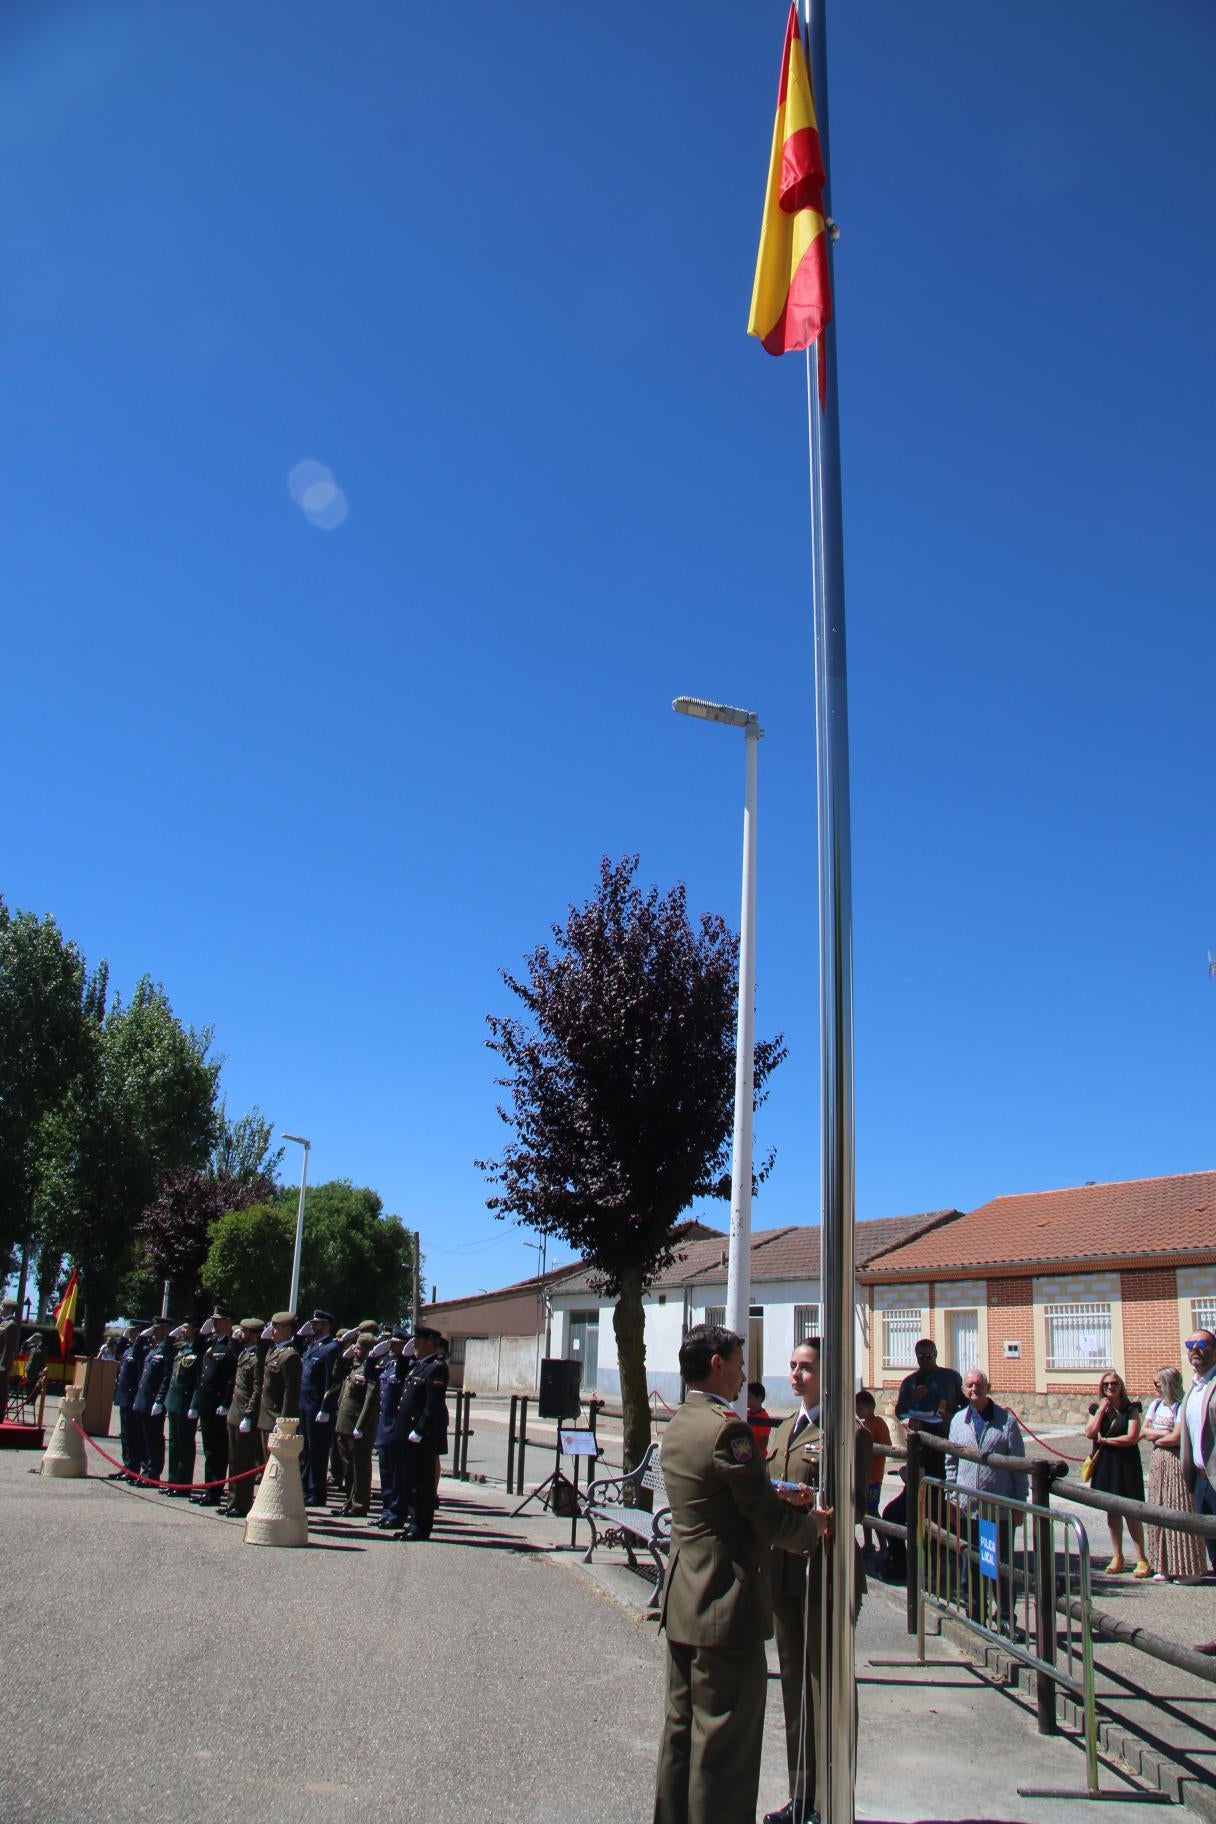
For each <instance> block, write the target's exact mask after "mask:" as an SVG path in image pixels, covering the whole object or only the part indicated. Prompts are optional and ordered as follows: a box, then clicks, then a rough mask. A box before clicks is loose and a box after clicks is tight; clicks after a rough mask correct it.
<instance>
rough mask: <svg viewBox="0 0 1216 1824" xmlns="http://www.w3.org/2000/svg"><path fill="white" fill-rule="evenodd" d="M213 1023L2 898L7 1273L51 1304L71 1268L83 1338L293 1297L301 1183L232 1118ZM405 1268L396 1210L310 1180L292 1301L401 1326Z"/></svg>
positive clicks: (267, 1133) (245, 1119) (249, 1125)
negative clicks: (136, 1323)
mask: <svg viewBox="0 0 1216 1824" xmlns="http://www.w3.org/2000/svg"><path fill="white" fill-rule="evenodd" d="M212 1040H213V1031H212V1028H210V1027H204V1028H203V1029H202V1030H201V1031H198V1030H196V1029H195V1028H193V1027H186V1026H183V1024H182V1023H181V1021H180V1020H179V1019H178V1018H177V1016H176V1015H175V1013H174V1011H173V1008H172V1005H171V1004H170V1001H169V997H168V995H167V993H166V992H165V989H164V988H163V986H161V984H160V983H157V982H153V981H152V980H151V979H150V978H149V977H147V976H145V977H143V978H141V980H140V981H139V982H138V983H137V984H136V987H135V989H134V991H133V992H132V994H131V995H130V997H129V999H127V1000H124V999H123V998H122V997H121V996H120V995H118V994H116V993H112V992H111V989H110V982H109V970H108V967H107V965H106V964H105V963H104V962H103V963H101V964H99V965H98V966H97V967H96V968H95V969H90V968H89V966H88V964H87V962H86V960H85V957H84V955H83V953H82V952H81V951H80V949H79V948H78V946H77V945H76V944H74V943H73V942H72V941H71V940H70V939H68V938H65V937H64V935H63V933H62V932H61V931H60V929H59V927H58V925H57V924H56V922H55V920H54V919H53V918H50V917H38V916H37V915H35V914H34V913H30V912H15V911H11V910H10V909H9V907H8V906H7V905H6V904H5V901H4V899H3V898H2V897H0V1279H3V1278H9V1277H11V1276H12V1275H13V1274H14V1273H16V1272H21V1273H22V1274H23V1277H26V1278H28V1281H29V1283H30V1284H31V1286H32V1287H33V1288H34V1295H33V1303H34V1305H35V1307H36V1308H37V1309H38V1310H39V1311H44V1310H46V1309H47V1308H48V1306H49V1303H50V1301H51V1299H52V1298H53V1296H54V1295H55V1293H56V1292H57V1290H58V1288H59V1286H60V1284H61V1282H62V1280H63V1278H64V1277H65V1274H66V1263H67V1262H69V1261H70V1262H71V1263H72V1264H74V1265H75V1266H77V1267H78V1268H79V1270H80V1279H81V1294H82V1298H83V1302H84V1328H85V1336H86V1341H87V1345H88V1346H89V1347H95V1346H96V1345H97V1343H98V1342H99V1339H100V1336H101V1333H102V1330H103V1329H104V1326H105V1323H106V1321H107V1320H108V1319H110V1318H113V1317H115V1316H118V1315H120V1314H121V1315H136V1314H139V1315H147V1314H150V1313H151V1312H153V1311H159V1310H160V1307H161V1290H162V1285H163V1282H164V1281H165V1280H168V1281H169V1283H170V1310H171V1313H172V1314H173V1315H182V1314H184V1313H185V1312H186V1311H194V1310H196V1309H197V1308H199V1307H200V1306H201V1305H202V1303H203V1302H204V1300H205V1299H206V1298H208V1297H219V1298H226V1299H228V1300H229V1301H230V1302H232V1303H234V1304H240V1305H242V1307H243V1310H242V1313H241V1314H242V1315H248V1314H250V1313H254V1314H260V1313H262V1312H263V1311H264V1312H265V1315H267V1316H269V1313H270V1309H271V1308H273V1307H275V1306H279V1305H281V1304H283V1303H285V1302H286V1299H287V1296H288V1291H289V1287H290V1278H291V1257H292V1248H293V1243H294V1235H295V1216H296V1204H297V1197H296V1193H295V1191H293V1190H290V1189H280V1187H279V1186H278V1184H277V1172H278V1167H279V1165H280V1163H281V1161H282V1157H283V1149H282V1147H279V1148H275V1147H274V1146H273V1132H274V1130H273V1127H272V1125H271V1123H270V1122H269V1121H268V1120H266V1118H265V1117H264V1116H263V1115H262V1113H261V1111H260V1110H259V1109H257V1108H256V1107H255V1108H253V1109H251V1110H250V1111H249V1113H248V1114H245V1115H242V1116H241V1117H240V1118H239V1119H237V1120H235V1121H233V1120H230V1119H229V1117H228V1113H227V1109H226V1106H225V1104H224V1101H223V1099H222V1097H221V1094H220V1068H221V1060H220V1059H218V1058H216V1057H213V1056H211V1055H210V1054H211V1047H212ZM413 1276H414V1261H413V1259H412V1244H411V1241H410V1237H409V1235H408V1233H407V1231H406V1229H405V1228H404V1226H403V1225H402V1223H401V1221H400V1219H399V1218H398V1217H395V1216H386V1215H385V1214H384V1209H383V1204H382V1202H381V1199H380V1197H379V1196H378V1195H377V1193H376V1192H375V1191H372V1190H368V1189H359V1188H356V1187H355V1186H354V1185H351V1184H349V1183H347V1182H345V1181H337V1182H334V1183H331V1184H321V1185H317V1186H316V1187H314V1188H313V1189H311V1190H310V1191H309V1194H308V1199H307V1207H306V1211H305V1223H304V1250H303V1256H302V1276H301V1288H300V1290H301V1299H300V1302H301V1307H302V1308H303V1307H305V1306H308V1308H311V1305H312V1304H313V1303H315V1302H317V1301H318V1300H322V1301H324V1302H325V1303H326V1304H327V1305H331V1306H332V1307H333V1308H334V1309H335V1310H336V1311H337V1312H338V1313H339V1315H341V1316H342V1317H350V1318H351V1319H352V1321H358V1320H360V1319H362V1318H364V1317H376V1318H383V1319H389V1320H393V1319H396V1318H398V1317H400V1316H401V1315H403V1314H404V1312H406V1311H407V1310H408V1308H409V1304H410V1300H411V1297H412V1292H413Z"/></svg>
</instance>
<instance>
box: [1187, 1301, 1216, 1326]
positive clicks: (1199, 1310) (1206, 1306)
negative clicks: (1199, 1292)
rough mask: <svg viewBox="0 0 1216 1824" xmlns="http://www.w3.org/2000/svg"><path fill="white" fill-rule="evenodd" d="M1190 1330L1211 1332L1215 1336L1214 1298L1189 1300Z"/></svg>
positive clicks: (1215, 1304)
mask: <svg viewBox="0 0 1216 1824" xmlns="http://www.w3.org/2000/svg"><path fill="white" fill-rule="evenodd" d="M1191 1329H1192V1330H1211V1331H1212V1332H1213V1334H1214V1335H1216V1297H1213V1298H1193V1299H1192V1300H1191Z"/></svg>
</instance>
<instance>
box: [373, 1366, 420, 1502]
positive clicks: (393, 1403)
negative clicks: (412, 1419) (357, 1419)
mask: <svg viewBox="0 0 1216 1824" xmlns="http://www.w3.org/2000/svg"><path fill="white" fill-rule="evenodd" d="M411 1366H412V1364H411V1363H410V1362H407V1361H406V1360H405V1359H404V1357H402V1356H400V1355H389V1356H386V1357H385V1358H384V1366H383V1368H381V1370H380V1418H379V1420H378V1421H377V1424H376V1451H377V1454H378V1455H379V1458H380V1510H381V1511H380V1524H381V1525H382V1526H400V1524H401V1516H400V1512H399V1510H398V1502H399V1500H400V1486H401V1458H402V1448H401V1445H400V1444H399V1443H398V1442H397V1441H396V1439H395V1436H394V1427H395V1425H396V1422H397V1409H398V1407H399V1406H400V1405H401V1395H402V1393H403V1392H404V1390H405V1377H406V1375H407V1374H408V1373H409V1371H410V1368H411Z"/></svg>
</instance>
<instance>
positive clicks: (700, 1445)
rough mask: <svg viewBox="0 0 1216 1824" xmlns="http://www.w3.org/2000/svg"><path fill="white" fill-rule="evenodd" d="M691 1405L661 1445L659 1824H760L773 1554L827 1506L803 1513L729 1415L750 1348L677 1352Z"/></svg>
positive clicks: (709, 1333)
mask: <svg viewBox="0 0 1216 1824" xmlns="http://www.w3.org/2000/svg"><path fill="white" fill-rule="evenodd" d="M680 1373H681V1374H682V1375H683V1377H684V1379H685V1381H686V1382H687V1384H688V1389H689V1392H688V1398H687V1400H686V1401H685V1402H684V1404H683V1406H681V1407H680V1409H679V1411H678V1412H677V1413H676V1415H675V1417H674V1418H673V1419H672V1421H671V1423H670V1425H669V1426H668V1427H667V1433H666V1436H665V1437H664V1439H663V1479H664V1481H665V1483H666V1485H667V1499H668V1501H669V1502H670V1503H671V1515H672V1529H671V1556H670V1560H669V1562H668V1566H667V1578H666V1582H665V1584H664V1587H663V1607H662V1613H661V1615H660V1624H659V1625H660V1626H661V1627H663V1628H665V1629H666V1630H667V1719H666V1722H665V1724H664V1728H663V1741H662V1746H661V1747H660V1749H659V1769H658V1778H657V1782H656V1790H655V1807H654V1819H655V1824H755V1816H756V1793H757V1791H758V1789H759V1785H760V1749H761V1743H762V1739H763V1732H764V1698H765V1688H766V1685H767V1682H768V1675H767V1669H766V1666H765V1658H764V1643H765V1641H766V1640H767V1639H768V1638H769V1637H770V1635H771V1634H772V1631H773V1608H772V1597H771V1595H770V1593H769V1582H768V1564H767V1559H768V1552H767V1550H766V1548H767V1547H768V1546H780V1547H781V1548H782V1549H783V1550H785V1551H788V1552H796V1553H805V1552H810V1551H812V1550H813V1549H814V1548H815V1546H816V1545H817V1543H818V1541H819V1539H820V1537H821V1536H824V1535H826V1534H828V1533H829V1532H830V1531H831V1524H832V1517H831V1515H830V1514H829V1513H826V1512H809V1511H807V1512H799V1511H797V1510H798V1509H800V1508H809V1505H810V1503H811V1501H812V1500H813V1499H814V1496H813V1493H812V1491H811V1490H809V1489H799V1490H798V1491H797V1492H791V1493H790V1494H788V1495H779V1494H778V1493H777V1491H776V1490H774V1488H773V1486H772V1483H771V1482H770V1481H769V1478H768V1473H767V1471H766V1468H765V1462H764V1454H763V1452H762V1451H761V1449H760V1446H759V1445H758V1444H757V1442H756V1439H755V1437H754V1435H753V1433H752V1431H751V1429H750V1428H749V1427H748V1425H747V1424H746V1423H745V1422H744V1421H743V1420H742V1419H741V1418H739V1417H738V1415H737V1414H736V1413H735V1412H734V1411H733V1410H732V1409H731V1406H730V1402H731V1401H732V1400H734V1399H737V1398H738V1395H739V1390H740V1388H741V1387H742V1385H743V1343H742V1340H741V1339H740V1338H739V1337H737V1336H736V1335H735V1334H734V1332H733V1331H731V1330H727V1329H725V1328H724V1327H722V1326H721V1325H718V1324H698V1325H696V1326H695V1327H694V1328H693V1329H692V1330H690V1331H689V1332H688V1335H687V1336H686V1337H685V1338H684V1341H683V1343H682V1344H681V1347H680Z"/></svg>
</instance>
